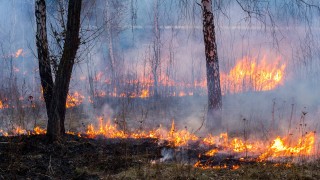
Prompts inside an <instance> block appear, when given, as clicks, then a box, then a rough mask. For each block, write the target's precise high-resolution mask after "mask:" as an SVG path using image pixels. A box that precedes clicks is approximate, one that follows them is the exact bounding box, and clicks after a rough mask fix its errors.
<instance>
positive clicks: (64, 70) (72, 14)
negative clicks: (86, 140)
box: [35, 0, 82, 140]
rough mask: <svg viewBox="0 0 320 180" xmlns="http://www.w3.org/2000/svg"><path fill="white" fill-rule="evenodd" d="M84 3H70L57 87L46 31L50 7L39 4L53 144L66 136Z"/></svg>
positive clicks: (44, 82)
mask: <svg viewBox="0 0 320 180" xmlns="http://www.w3.org/2000/svg"><path fill="white" fill-rule="evenodd" d="M81 3H82V0H70V1H69V4H68V20H67V29H66V38H65V42H64V48H63V52H62V57H61V59H60V63H59V65H58V71H57V74H56V76H55V82H54V83H53V78H52V72H51V65H50V60H49V48H48V40H47V29H46V3H45V0H37V1H36V7H35V8H36V11H35V14H36V22H37V35H36V38H37V39H36V41H37V49H38V59H39V71H40V78H41V85H42V88H43V96H44V99H45V102H46V108H47V115H48V125H47V135H48V137H49V139H50V140H56V139H58V138H60V136H61V135H63V134H64V133H65V128H64V120H65V113H66V101H67V94H68V91H69V84H70V79H71V74H72V68H73V65H74V61H75V57H76V53H77V50H78V48H79V44H80V38H79V30H80V14H81Z"/></svg>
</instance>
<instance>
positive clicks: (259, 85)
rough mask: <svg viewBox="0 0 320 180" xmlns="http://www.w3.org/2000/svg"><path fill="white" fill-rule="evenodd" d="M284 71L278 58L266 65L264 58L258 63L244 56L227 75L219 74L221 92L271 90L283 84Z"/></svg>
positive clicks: (283, 65)
mask: <svg viewBox="0 0 320 180" xmlns="http://www.w3.org/2000/svg"><path fill="white" fill-rule="evenodd" d="M285 69H286V65H285V64H281V63H280V58H278V59H276V60H274V61H273V63H268V61H267V59H266V56H264V57H263V58H262V60H261V61H260V62H258V61H257V59H256V58H250V57H247V56H246V57H244V58H243V59H241V60H239V61H238V62H237V64H236V65H235V66H234V67H233V68H232V69H231V70H230V71H229V73H227V74H226V73H221V84H222V87H224V89H223V92H224V93H239V92H246V91H268V90H272V89H274V88H276V87H278V86H279V85H280V84H282V83H283V81H284V74H285Z"/></svg>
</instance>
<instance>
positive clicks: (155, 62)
mask: <svg viewBox="0 0 320 180" xmlns="http://www.w3.org/2000/svg"><path fill="white" fill-rule="evenodd" d="M153 51H154V58H153V60H152V74H153V80H154V83H153V88H154V91H153V95H154V97H156V98H157V97H158V96H159V87H158V86H159V84H158V81H159V80H158V74H159V73H158V72H159V66H160V30H159V2H158V0H155V2H154V42H153Z"/></svg>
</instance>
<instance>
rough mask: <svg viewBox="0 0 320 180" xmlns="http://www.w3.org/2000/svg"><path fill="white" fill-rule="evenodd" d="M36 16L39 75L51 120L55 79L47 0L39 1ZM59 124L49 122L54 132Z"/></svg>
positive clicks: (36, 4)
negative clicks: (47, 18)
mask: <svg viewBox="0 0 320 180" xmlns="http://www.w3.org/2000/svg"><path fill="white" fill-rule="evenodd" d="M35 16H36V23H37V34H36V45H37V51H38V60H39V73H40V79H41V86H42V94H43V97H44V101H45V104H46V109H47V116H48V119H50V118H49V117H50V106H51V100H52V96H53V86H54V84H53V78H52V70H51V65H50V59H49V47H48V39H47V26H46V24H47V20H46V2H45V0H37V1H36V2H35ZM54 124H55V125H57V123H53V122H51V121H49V120H48V127H50V129H52V130H53V131H57V130H56V129H57V128H59V127H58V126H54Z"/></svg>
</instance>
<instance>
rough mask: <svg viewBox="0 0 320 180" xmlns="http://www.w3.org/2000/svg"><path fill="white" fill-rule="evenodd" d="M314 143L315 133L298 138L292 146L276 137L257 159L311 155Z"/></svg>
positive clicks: (286, 139)
mask: <svg viewBox="0 0 320 180" xmlns="http://www.w3.org/2000/svg"><path fill="white" fill-rule="evenodd" d="M314 143H315V133H313V132H310V133H307V134H306V135H304V136H303V137H301V138H299V139H298V141H297V143H296V144H294V145H292V144H291V143H289V142H288V138H280V137H277V138H276V139H275V140H273V142H272V144H271V145H270V146H269V147H268V149H267V150H266V152H265V153H263V154H262V155H261V156H260V157H259V159H260V160H266V159H268V158H276V157H285V156H287V157H296V156H309V155H312V153H313V151H312V150H313V149H314Z"/></svg>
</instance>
